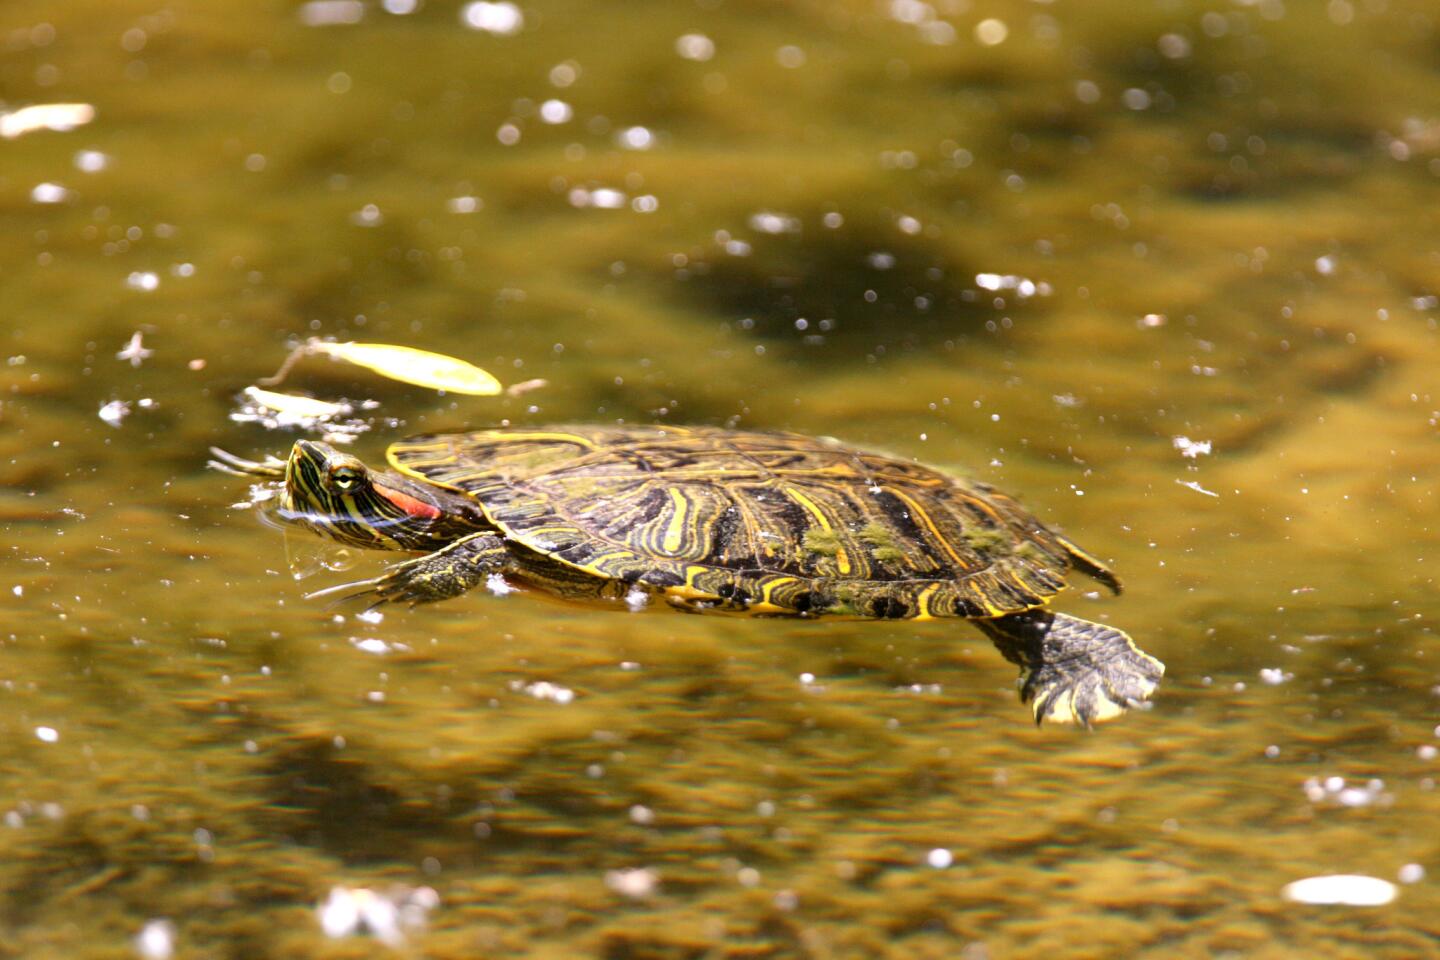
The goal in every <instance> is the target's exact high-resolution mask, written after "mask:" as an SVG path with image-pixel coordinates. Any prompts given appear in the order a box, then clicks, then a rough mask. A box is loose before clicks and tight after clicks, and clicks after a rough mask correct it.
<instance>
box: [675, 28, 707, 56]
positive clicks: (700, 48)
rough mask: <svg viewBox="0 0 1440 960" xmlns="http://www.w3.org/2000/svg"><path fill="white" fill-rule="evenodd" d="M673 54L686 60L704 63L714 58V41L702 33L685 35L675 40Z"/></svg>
mask: <svg viewBox="0 0 1440 960" xmlns="http://www.w3.org/2000/svg"><path fill="white" fill-rule="evenodd" d="M675 52H676V53H678V54H679V55H680V56H681V57H683V58H685V59H686V60H694V61H696V62H698V63H704V62H705V61H706V60H709V59H711V58H712V57H714V56H715V41H713V40H711V39H710V38H709V37H707V36H705V34H703V33H687V34H683V35H682V36H679V37H676V38H675Z"/></svg>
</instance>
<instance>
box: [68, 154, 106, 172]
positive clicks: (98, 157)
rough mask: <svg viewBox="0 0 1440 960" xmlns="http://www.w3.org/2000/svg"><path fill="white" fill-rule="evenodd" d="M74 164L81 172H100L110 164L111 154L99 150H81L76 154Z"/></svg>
mask: <svg viewBox="0 0 1440 960" xmlns="http://www.w3.org/2000/svg"><path fill="white" fill-rule="evenodd" d="M74 164H75V169H76V170H79V171H80V172H81V173H99V172H100V171H101V170H104V169H105V168H106V167H108V166H110V156H109V154H105V153H101V152H100V151H99V150H80V151H77V152H76V154H75V158H74Z"/></svg>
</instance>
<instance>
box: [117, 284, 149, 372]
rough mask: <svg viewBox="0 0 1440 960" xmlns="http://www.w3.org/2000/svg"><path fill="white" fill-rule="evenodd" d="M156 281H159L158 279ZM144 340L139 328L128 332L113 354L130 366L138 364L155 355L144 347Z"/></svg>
mask: <svg viewBox="0 0 1440 960" xmlns="http://www.w3.org/2000/svg"><path fill="white" fill-rule="evenodd" d="M156 283H159V280H158V279H157V280H156ZM144 340H145V335H144V334H142V333H141V332H140V331H139V330H136V331H135V332H134V333H132V334H130V339H129V340H128V341H127V342H126V343H125V346H124V347H122V348H120V352H119V353H117V354H115V359H116V360H129V361H130V366H132V367H138V366H140V364H141V363H143V362H144V361H146V360H148V359H150V358H151V357H152V356H154V355H155V351H154V350H150V349H147V348H146V346H145V343H144Z"/></svg>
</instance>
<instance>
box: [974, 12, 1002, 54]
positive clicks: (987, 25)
mask: <svg viewBox="0 0 1440 960" xmlns="http://www.w3.org/2000/svg"><path fill="white" fill-rule="evenodd" d="M1008 36H1010V28H1009V27H1007V26H1006V25H1005V21H1004V20H997V19H995V18H994V17H991V18H989V19H987V20H981V21H980V22H979V23H977V24H975V39H976V40H977V41H979V42H980V43H981V44H982V45H984V46H987V47H994V46H999V45H1000V44H1002V43H1004V42H1005V38H1006V37H1008Z"/></svg>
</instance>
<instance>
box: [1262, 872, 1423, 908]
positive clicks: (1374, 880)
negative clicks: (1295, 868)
mask: <svg viewBox="0 0 1440 960" xmlns="http://www.w3.org/2000/svg"><path fill="white" fill-rule="evenodd" d="M1398 892H1399V890H1398V888H1397V887H1396V886H1395V884H1393V883H1391V882H1390V881H1388V880H1381V879H1380V878H1379V877H1367V876H1364V875H1362V874H1356V873H1334V874H1329V875H1327V876H1320V877H1306V878H1305V879H1303V880H1296V881H1295V882H1294V883H1287V884H1286V885H1285V887H1284V889H1282V890H1281V891H1280V895H1281V896H1282V897H1284V898H1285V899H1286V900H1289V901H1291V902H1293V903H1310V904H1320V905H1327V906H1330V905H1338V906H1347V907H1380V906H1384V905H1385V904H1387V903H1389V902H1391V901H1392V900H1394V899H1395V896H1396V894H1397V893H1398Z"/></svg>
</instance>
